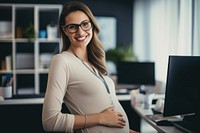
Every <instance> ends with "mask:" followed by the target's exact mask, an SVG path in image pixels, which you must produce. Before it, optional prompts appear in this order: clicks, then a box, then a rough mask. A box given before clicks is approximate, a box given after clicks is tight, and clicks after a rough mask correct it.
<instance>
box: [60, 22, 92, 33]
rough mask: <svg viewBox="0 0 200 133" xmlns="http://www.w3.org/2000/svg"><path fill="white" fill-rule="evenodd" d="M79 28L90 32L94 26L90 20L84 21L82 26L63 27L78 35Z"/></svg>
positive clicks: (70, 25)
mask: <svg viewBox="0 0 200 133" xmlns="http://www.w3.org/2000/svg"><path fill="white" fill-rule="evenodd" d="M79 26H80V27H81V29H82V30H84V31H89V30H90V29H91V28H92V24H91V22H90V21H88V20H85V21H82V22H81V23H80V24H68V25H63V26H62V27H63V28H64V29H65V30H67V31H68V32H69V33H76V32H77V31H78V28H79Z"/></svg>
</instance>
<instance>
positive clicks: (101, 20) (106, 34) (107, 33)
mask: <svg viewBox="0 0 200 133" xmlns="http://www.w3.org/2000/svg"><path fill="white" fill-rule="evenodd" d="M95 18H96V20H97V23H98V25H99V28H100V33H99V39H100V40H101V42H102V44H103V47H104V50H105V51H107V50H108V49H114V48H116V35H117V29H116V28H117V19H116V18H115V17H104V16H95Z"/></svg>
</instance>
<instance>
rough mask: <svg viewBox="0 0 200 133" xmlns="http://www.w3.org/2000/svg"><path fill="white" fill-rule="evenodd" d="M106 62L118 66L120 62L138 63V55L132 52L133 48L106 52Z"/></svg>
mask: <svg viewBox="0 0 200 133" xmlns="http://www.w3.org/2000/svg"><path fill="white" fill-rule="evenodd" d="M106 60H107V61H112V62H113V63H115V64H117V62H120V61H137V57H136V55H135V54H134V53H133V52H132V48H131V46H129V47H128V48H115V49H109V50H107V51H106Z"/></svg>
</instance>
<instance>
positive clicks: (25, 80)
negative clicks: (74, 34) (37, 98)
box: [0, 4, 62, 94]
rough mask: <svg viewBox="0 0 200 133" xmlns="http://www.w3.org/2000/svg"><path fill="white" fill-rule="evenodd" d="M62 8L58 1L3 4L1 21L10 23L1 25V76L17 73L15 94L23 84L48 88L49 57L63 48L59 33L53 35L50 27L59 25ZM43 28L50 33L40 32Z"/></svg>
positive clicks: (39, 89) (35, 87) (37, 87)
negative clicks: (56, 2)
mask: <svg viewBox="0 0 200 133" xmlns="http://www.w3.org/2000/svg"><path fill="white" fill-rule="evenodd" d="M61 10H62V5H55V4H0V12H3V13H4V14H3V15H1V16H0V22H2V23H0V24H1V25H7V26H5V28H2V26H1V25H0V26H1V27H0V28H1V29H0V50H1V51H0V80H1V79H2V76H3V75H5V74H8V73H11V74H12V75H13V77H14V82H13V94H17V93H18V92H19V90H20V88H33V89H34V93H35V94H39V93H44V92H45V89H46V88H45V87H46V82H47V75H48V71H49V69H48V67H49V63H50V62H47V61H50V60H49V59H50V58H51V57H52V56H53V55H54V54H57V53H59V52H60V50H61V48H60V47H61V44H60V38H58V34H57V36H53V37H52V36H51V37H49V36H48V35H51V34H49V33H50V32H48V30H47V27H48V26H49V25H50V24H52V23H54V24H55V26H57V25H58V23H59V22H58V20H59V15H60V13H61ZM3 27H4V26H3ZM41 31H45V34H46V35H45V36H40V34H41ZM4 32H5V33H4ZM57 32H58V31H57ZM2 36H3V37H2ZM48 54H49V55H50V56H48ZM46 55H47V57H46ZM41 58H42V59H43V60H42V61H43V62H42V61H41ZM46 62H47V63H46ZM42 67H44V69H43V68H42ZM0 85H1V83H0ZM20 91H21V90H20ZM24 92H26V91H24ZM27 92H28V89H27Z"/></svg>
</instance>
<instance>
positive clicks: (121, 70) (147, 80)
mask: <svg viewBox="0 0 200 133" xmlns="http://www.w3.org/2000/svg"><path fill="white" fill-rule="evenodd" d="M117 83H118V84H128V85H136V86H140V85H155V63H154V62H125V61H124V62H119V63H118V64H117Z"/></svg>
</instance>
